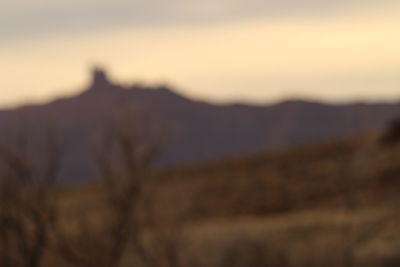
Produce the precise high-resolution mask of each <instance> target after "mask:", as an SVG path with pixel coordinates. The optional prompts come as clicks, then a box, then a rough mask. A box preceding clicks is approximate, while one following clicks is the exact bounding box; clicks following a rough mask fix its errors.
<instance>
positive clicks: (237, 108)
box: [0, 68, 400, 180]
mask: <svg viewBox="0 0 400 267" xmlns="http://www.w3.org/2000/svg"><path fill="white" fill-rule="evenodd" d="M121 107H129V109H127V110H128V112H134V113H135V114H136V116H137V117H138V118H143V117H144V118H148V117H152V118H153V119H152V121H154V122H157V123H158V124H159V125H160V128H162V129H165V132H166V149H165V152H164V153H163V155H162V157H161V158H160V164H161V165H171V164H177V163H188V162H196V161H204V160H210V159H216V158H219V157H224V156H229V155H235V154H239V153H251V152H255V151H258V150H261V149H271V148H276V147H280V146H285V145H291V144H298V143H304V142H309V141H315V140H319V139H326V138H332V137H338V136H346V135H351V134H357V133H361V132H364V131H371V130H376V129H380V128H381V127H383V126H385V125H386V124H387V123H388V122H389V121H391V120H393V119H394V118H396V117H397V116H398V115H400V104H388V103H381V104H365V103H355V104H348V105H326V104H320V103H314V102H306V101H286V102H282V103H279V104H275V105H269V106H252V105H244V104H231V105H213V104H209V103H206V102H200V101H194V100H191V99H188V98H185V97H183V96H181V95H179V94H177V93H175V92H174V91H173V90H171V89H170V88H168V87H166V86H159V87H149V86H144V85H139V84H136V85H132V86H129V87H123V86H120V85H117V84H114V83H113V82H111V81H110V80H109V79H108V77H107V74H106V73H105V72H104V71H103V70H101V69H98V68H96V69H95V70H94V71H93V78H92V82H91V84H90V85H89V86H88V88H87V90H85V91H84V92H83V93H81V94H79V95H76V96H75V97H71V98H64V99H58V100H55V101H53V102H51V103H48V104H45V105H37V106H26V107H22V108H18V109H14V110H4V111H0V127H1V129H2V132H6V131H7V129H13V128H15V127H16V126H17V125H18V118H19V117H21V116H25V115H26V116H28V117H29V121H31V122H33V126H34V127H44V126H45V125H48V124H49V123H54V124H57V125H60V126H61V127H62V128H63V130H64V132H65V136H66V152H65V157H64V160H65V166H66V167H65V169H64V171H63V173H62V176H63V178H64V179H70V180H80V179H83V178H89V177H91V176H93V171H94V170H93V163H92V162H91V159H90V158H91V157H90V156H89V148H88V147H87V146H85V145H84V144H86V143H88V142H87V141H89V143H90V142H91V140H93V137H94V136H95V134H96V132H97V131H98V130H99V128H98V127H99V125H101V120H102V118H104V117H105V116H107V113H109V112H110V111H114V110H117V109H119V108H121ZM131 110H133V111H131ZM24 114H25V115H24ZM149 121H151V120H149ZM142 122H143V123H146V122H147V119H142ZM143 125H144V124H143Z"/></svg>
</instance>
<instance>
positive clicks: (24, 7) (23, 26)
mask: <svg viewBox="0 0 400 267" xmlns="http://www.w3.org/2000/svg"><path fill="white" fill-rule="evenodd" d="M395 3H396V1H395V0H324V1H321V0H202V1H199V0H146V1H143V0H113V1H107V0H58V1H49V0H35V1H34V0H5V1H4V0H3V1H2V2H1V4H0V36H1V37H2V39H10V38H11V39H12V38H27V37H35V36H42V35H47V34H55V35H63V34H69V33H73V32H79V31H82V32H91V31H102V30H107V29H110V28H111V29H119V28H121V27H126V28H132V27H135V28H140V27H162V26H164V25H175V26H176V25H188V24H199V23H200V24H204V23H217V22H229V21H238V20H245V19H254V18H264V19H265V18H271V19H276V18H285V17H286V18H287V17H293V16H318V15H321V14H325V15H326V13H333V14H335V13H338V12H339V13H340V12H348V11H349V10H353V9H355V10H357V9H362V8H368V7H373V8H377V7H384V6H386V5H390V4H395Z"/></svg>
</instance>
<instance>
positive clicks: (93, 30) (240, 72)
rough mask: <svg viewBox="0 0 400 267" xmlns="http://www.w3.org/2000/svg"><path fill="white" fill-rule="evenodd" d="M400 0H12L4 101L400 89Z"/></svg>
mask: <svg viewBox="0 0 400 267" xmlns="http://www.w3.org/2000/svg"><path fill="white" fill-rule="evenodd" d="M399 29H400V2H399V1H398V0H169V1H165V0H146V1H143V0H140V1H139V0H107V1H106V0H57V1H54V0H2V1H1V2H0V93H1V97H0V107H11V106H16V105H21V104H25V103H32V102H37V103H41V102H45V101H49V100H51V99H53V98H56V97H61V96H69V95H73V94H76V93H78V92H80V91H82V90H84V88H85V86H86V85H87V83H88V81H89V78H90V77H89V75H90V73H89V71H90V69H91V67H92V66H93V65H98V64H100V65H102V66H105V68H106V69H107V70H108V71H109V73H110V76H111V77H112V78H113V79H114V80H115V81H117V82H120V83H123V84H129V83H133V82H143V83H148V84H159V83H167V84H169V85H171V86H172V87H174V88H176V89H177V91H178V92H179V93H182V94H184V95H186V96H188V97H193V98H197V99H202V100H207V101H212V102H217V103H226V102H249V103H257V104H264V103H273V102H277V101H281V100H284V99H288V98H297V99H298V98H302V99H312V100H320V101H327V102H350V101H396V100H399V99H400V52H399V49H400V30H399Z"/></svg>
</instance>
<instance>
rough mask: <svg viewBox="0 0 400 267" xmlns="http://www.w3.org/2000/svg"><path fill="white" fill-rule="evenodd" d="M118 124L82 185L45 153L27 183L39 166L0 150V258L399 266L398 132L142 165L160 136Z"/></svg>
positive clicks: (153, 265) (172, 265) (159, 265)
mask: <svg viewBox="0 0 400 267" xmlns="http://www.w3.org/2000/svg"><path fill="white" fill-rule="evenodd" d="M126 125H127V124H126V123H125V124H123V125H122V126H123V127H122V126H121V125H117V126H113V127H108V129H109V131H108V132H107V133H106V134H105V135H104V138H102V139H100V142H99V143H98V144H97V145H96V149H95V151H94V158H95V159H96V162H97V165H98V169H99V180H98V182H97V183H94V184H91V185H85V186H79V187H73V188H68V189H60V188H55V187H54V181H55V179H54V177H55V174H54V172H55V171H56V169H57V168H56V166H57V165H56V164H55V162H56V161H49V160H47V161H46V160H45V161H44V162H47V164H41V165H40V166H41V168H42V170H43V171H44V172H43V171H40V173H42V172H43V173H48V175H47V176H44V177H48V178H46V179H50V180H41V179H42V178H40V179H39V181H42V182H34V181H33V180H32V181H31V183H30V184H29V185H30V186H28V187H25V182H23V181H24V179H26V177H36V176H34V175H36V174H37V173H36V172H37V170H38V168H31V167H32V166H33V165H32V164H29V166H30V167H26V166H25V165H24V167H22V166H20V165H15V164H14V163H13V161H11V162H10V160H7V157H4V156H3V158H2V159H3V160H2V162H3V168H2V169H3V170H8V169H9V168H11V169H12V168H14V172H15V174H13V175H10V173H9V172H4V173H3V174H2V178H3V179H2V181H3V184H2V187H1V189H2V190H3V191H2V195H1V201H2V202H1V203H2V206H1V212H0V216H1V217H0V219H1V231H0V245H1V247H0V266H17V267H18V266H26V267H34V266H37V267H39V266H88V267H90V266H105V267H106V266H110V267H114V266H115V267H117V266H123V267H125V266H135V267H136V266H143V267H164V266H167V267H177V266H179V267H180V266H182V267H186V266H187V267H196V266H199V267H200V266H201V267H202V266H205V267H207V266H210V267H214V266H218V267H219V266H220V267H253V266H254V267H262V266H265V267H286V266H292V267H303V266H327V267H329V266H332V267H333V266H338V267H342V266H343V267H364V266H366V267H369V266H371V267H372V266H378V267H379V266H382V267H391V266H400V253H399V251H400V212H399V210H398V208H399V205H400V197H399V196H398V193H399V189H400V188H399V186H400V146H399V145H397V143H396V142H392V141H391V145H390V146H388V145H385V146H382V145H381V144H380V143H379V141H377V140H378V138H376V137H372V136H360V137H357V138H349V139H344V140H336V141H331V142H325V143H319V144H313V145H304V146H299V147H294V148H287V149H283V150H279V151H275V152H269V153H260V154H259V155H253V156H247V157H242V158H236V159H227V160H223V161H220V162H213V163H208V164H202V165H193V166H186V167H179V168H178V167H177V168H173V169H169V170H158V171H152V170H151V163H152V161H153V159H154V157H155V156H156V154H157V152H158V149H159V148H160V146H159V143H158V142H157V141H155V139H151V138H150V139H149V138H148V136H146V137H147V138H143V135H140V134H139V135H138V134H137V132H136V130H135V129H134V128H129V127H126ZM110 130H111V131H110ZM46 140H52V139H49V138H47V139H46ZM391 140H393V139H391ZM53 143H54V142H53ZM45 147H48V148H54V147H58V146H55V145H50V144H47V145H45ZM2 151H3V152H4V151H5V152H7V151H8V150H2ZM43 151H47V150H43ZM48 151H53V152H52V153H54V152H57V153H59V150H56V149H50V150H48ZM43 153H45V152H43ZM46 153H47V152H46ZM49 153H50V152H49ZM2 154H3V155H8V154H4V153H2ZM16 154H17V155H22V154H23V153H21V152H18V153H16ZM46 155H47V156H46V157H44V158H45V159H56V158H57V157H54V156H51V155H52V154H46ZM19 161H20V162H22V163H24V164H25V163H26V162H30V160H28V159H27V158H23V159H20V160H19ZM27 166H28V165H27ZM43 166H44V167H43ZM46 166H47V167H46ZM51 166H53V167H52V168H50V167H51ZM43 168H44V169H43ZM21 170H23V171H24V172H20V171H21ZM31 173H32V174H31ZM4 177H7V179H4ZM9 181H14V182H13V183H11V184H12V185H13V186H14V187H9V186H10V185H9V184H10V183H9ZM35 181H37V180H35ZM48 181H51V183H49V182H48ZM22 185H23V186H22ZM33 185H34V186H33ZM10 188H11V189H10ZM36 188H37V190H36ZM10 192H11V193H10ZM39 196H40V198H39ZM25 197H26V198H25ZM55 197H57V201H55V200H53V198H55ZM22 199H24V201H22ZM50 199H52V200H50ZM20 200H21V201H20ZM37 210H39V212H38V214H40V216H38V215H36V212H35V211H37ZM18 216H22V217H23V218H21V217H18ZM10 218H11V219H12V220H14V221H15V223H16V225H19V226H18V227H17V229H23V231H24V232H23V235H21V234H20V233H19V232H18V231H15V229H16V227H15V226H14V225H15V223H14V225H13V224H12V223H10V222H11V221H12V220H11V219H10ZM41 230H42V232H41ZM38 236H39V237H38ZM42 236H45V239H43V238H41V237H42ZM29 240H36V242H33V241H29ZM37 240H42V241H40V242H38V241H37ZM43 240H44V241H43ZM24 247H28V249H26V248H24ZM21 248H23V249H22V250H21ZM33 255H36V256H35V257H34V256H33ZM11 256H12V258H11ZM33 258H34V259H35V260H32V259H33ZM12 261H13V262H12ZM32 262H35V263H32Z"/></svg>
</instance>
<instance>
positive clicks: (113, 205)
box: [56, 118, 161, 267]
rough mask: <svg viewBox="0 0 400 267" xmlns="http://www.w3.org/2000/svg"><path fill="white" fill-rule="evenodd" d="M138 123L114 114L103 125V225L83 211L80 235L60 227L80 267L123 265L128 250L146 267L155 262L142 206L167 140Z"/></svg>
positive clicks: (67, 251) (66, 251) (67, 255)
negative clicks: (148, 246) (146, 236)
mask: <svg viewBox="0 0 400 267" xmlns="http://www.w3.org/2000/svg"><path fill="white" fill-rule="evenodd" d="M138 126H139V125H138V124H137V123H134V122H133V121H132V120H131V119H130V118H124V119H122V120H121V119H119V120H115V119H114V120H113V121H112V123H110V124H108V125H107V127H104V128H103V130H102V132H101V138H100V139H99V141H98V142H97V144H96V146H95V149H94V158H95V160H96V163H97V166H98V171H99V179H100V182H101V183H100V185H101V186H100V188H101V189H100V192H101V193H102V200H103V204H104V209H105V211H106V216H104V217H105V218H102V223H101V225H100V226H99V227H97V228H94V227H92V225H91V223H90V222H89V220H87V218H84V216H80V223H79V230H78V233H76V234H75V236H74V237H71V235H69V234H68V233H65V231H64V230H62V229H58V230H56V238H57V239H58V248H59V251H60V253H61V255H62V256H63V257H64V259H66V260H67V261H68V262H70V263H72V264H74V266H85V267H87V266H107V267H117V266H121V265H122V264H123V259H124V256H125V254H126V252H127V250H128V249H129V252H130V254H131V255H134V256H135V257H136V259H137V262H138V263H140V264H142V265H143V266H154V265H155V262H154V259H153V257H152V256H151V254H150V253H149V252H148V250H147V249H146V247H145V242H144V240H143V233H144V228H145V225H144V224H143V218H142V217H143V213H141V211H143V209H140V206H141V205H142V200H143V192H144V189H145V187H146V183H147V181H148V180H149V179H150V176H151V173H150V168H151V165H152V163H153V161H154V159H155V158H156V156H157V155H158V152H159V150H160V147H161V145H160V143H161V142H160V139H159V138H155V137H152V135H151V133H150V134H149V133H148V132H146V131H143V129H140V128H138Z"/></svg>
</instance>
